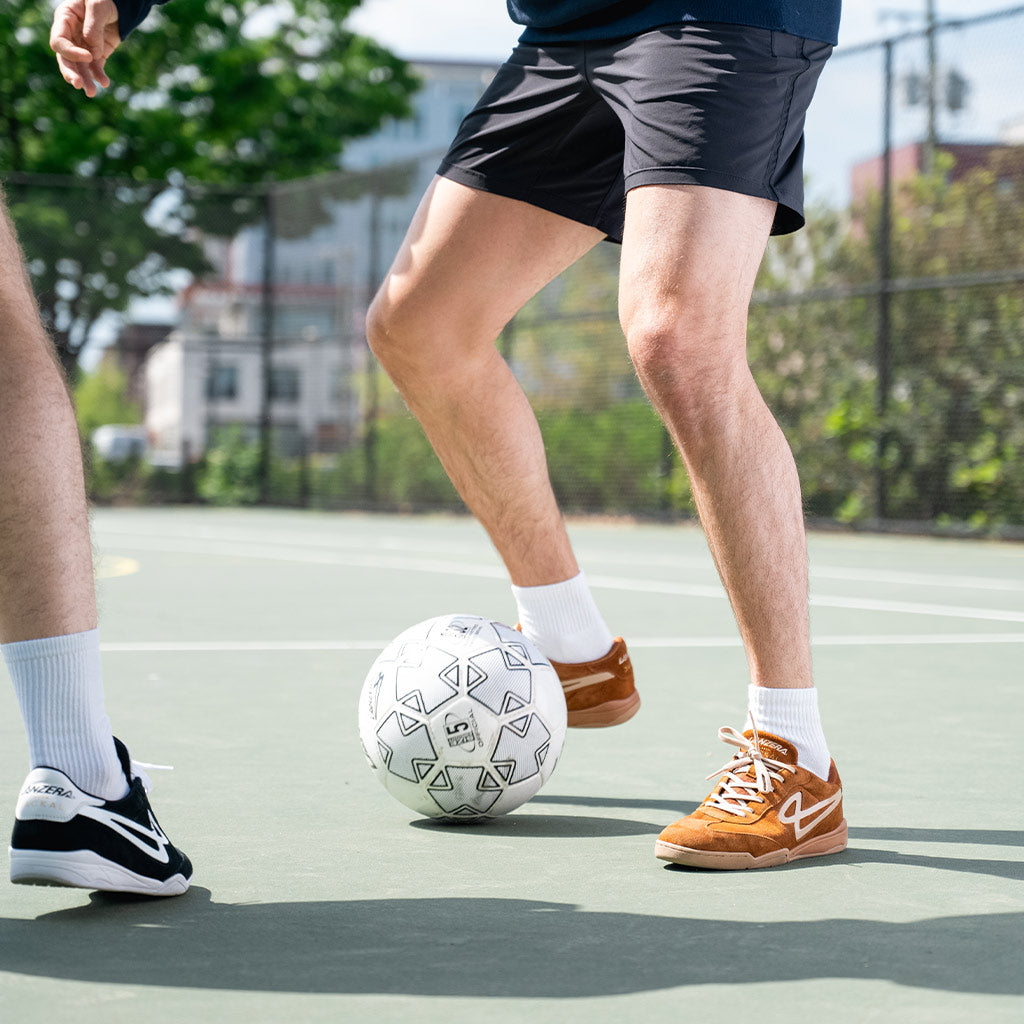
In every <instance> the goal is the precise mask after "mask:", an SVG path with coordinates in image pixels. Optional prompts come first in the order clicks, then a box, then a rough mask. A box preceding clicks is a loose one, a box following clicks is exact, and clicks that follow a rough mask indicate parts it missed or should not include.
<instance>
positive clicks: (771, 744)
mask: <svg viewBox="0 0 1024 1024" xmlns="http://www.w3.org/2000/svg"><path fill="white" fill-rule="evenodd" d="M743 735H744V736H746V737H747V739H748V740H752V739H753V738H754V730H753V729H748V730H747V731H746V732H745V733H744V734H743ZM757 746H758V749H759V750H760V752H761V756H762V757H770V758H771V759H772V760H773V761H781V762H782V763H783V764H792V765H795V764H796V758H797V753H796V747H794V746H793V744H792V743H790V742H789V740H784V739H782V738H781V737H779V736H773V735H772V734H771V733H770V732H760V731H759V732H758V734H757Z"/></svg>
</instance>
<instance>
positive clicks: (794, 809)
mask: <svg viewBox="0 0 1024 1024" xmlns="http://www.w3.org/2000/svg"><path fill="white" fill-rule="evenodd" d="M842 799H843V791H842V790H841V789H839V790H836V792H835V793H834V794H833V795H832V796H830V797H827V798H826V799H824V800H820V801H818V803H816V804H814V806H813V807H808V808H806V809H805V808H804V795H803V793H802V792H801V791H799V790H797V792H796V793H794V794H793V795H792V796H791V797H790V798H789V799H788V800H787V801H786V802H785V803H784V804H783V805H782V806H781V807H780V808H779V821H781V822H782V823H783V824H784V825H792V826H793V834H794V835H795V836H796V837H797V839H803V837H804V836H805V835H807V833H808V832H810V831H811V830H812V829H813V828H814V827H815V825H818V824H820V823H821V822H823V821H824V820H825V819H826V818H827V817H828V816H829V815H830V814H831V813H832V811H833V810H835V808H836V807H838V806H839V802H840V801H841V800H842ZM811 815H814V817H813V818H811ZM808 818H811V820H810V821H808V820H807V819H808Z"/></svg>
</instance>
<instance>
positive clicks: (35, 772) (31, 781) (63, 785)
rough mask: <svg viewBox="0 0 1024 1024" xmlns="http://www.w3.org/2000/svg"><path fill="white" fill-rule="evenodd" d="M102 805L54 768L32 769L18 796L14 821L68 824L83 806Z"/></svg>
mask: <svg viewBox="0 0 1024 1024" xmlns="http://www.w3.org/2000/svg"><path fill="white" fill-rule="evenodd" d="M100 803H102V801H100V800H97V798H96V797H94V796H90V795H89V794H88V793H84V792H83V791H82V790H80V789H79V788H78V787H77V786H76V785H75V784H74V783H73V782H72V781H71V780H70V779H69V778H68V777H67V776H66V775H65V774H64V773H63V772H60V771H57V770H56V769H55V768H33V769H32V771H31V772H29V774H28V777H27V778H26V779H25V781H24V783H23V784H22V787H21V792H20V793H19V794H18V803H17V806H16V808H15V811H14V817H15V820H16V821H56V822H66V821H71V819H72V818H74V817H75V815H77V814H78V813H79V811H80V810H81V809H82V808H83V807H85V806H96V805H97V804H100Z"/></svg>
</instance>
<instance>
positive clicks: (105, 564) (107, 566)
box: [96, 555, 140, 580]
mask: <svg viewBox="0 0 1024 1024" xmlns="http://www.w3.org/2000/svg"><path fill="white" fill-rule="evenodd" d="M139 568H140V566H139V560H138V559H137V558H125V557H123V556H122V555H101V556H100V560H99V564H98V565H97V566H96V579H98V580H112V579H115V578H117V577H118V576H131V575H133V574H134V573H137V572H138V571H139Z"/></svg>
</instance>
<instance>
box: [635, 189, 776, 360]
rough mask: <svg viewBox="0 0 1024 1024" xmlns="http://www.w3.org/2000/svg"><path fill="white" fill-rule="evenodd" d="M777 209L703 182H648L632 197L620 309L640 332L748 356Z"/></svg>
mask: <svg viewBox="0 0 1024 1024" xmlns="http://www.w3.org/2000/svg"><path fill="white" fill-rule="evenodd" d="M774 215H775V203H774V202H772V201H771V200H768V199H763V198H760V197H756V196H748V195H744V194H742V193H736V192H729V191H725V190H722V189H718V188H711V187H706V186H698V185H645V186H642V187H639V188H636V189H633V190H632V191H631V192H630V193H629V195H628V197H627V200H626V224H625V233H624V237H623V244H622V264H621V271H620V298H619V306H620V314H621V316H622V322H623V328H624V330H625V331H626V334H627V337H630V341H631V343H632V342H633V340H634V339H635V338H636V337H637V336H642V337H645V338H647V339H648V340H650V339H655V340H656V343H657V344H659V345H674V346H677V347H679V348H681V349H685V350H686V351H687V353H688V356H689V357H690V358H692V359H694V360H695V362H699V360H696V357H697V356H698V354H700V352H701V350H704V351H703V354H704V355H705V356H706V358H707V359H709V360H712V361H718V360H723V359H725V360H727V359H729V358H730V357H734V358H736V359H743V360H744V361H745V337H746V320H747V309H748V307H749V304H750V298H751V294H752V292H753V288H754V280H755V278H756V276H757V270H758V267H759V266H760V263H761V259H762V257H763V256H764V250H765V245H766V243H767V240H768V235H769V233H770V231H771V227H772V222H773V219H774Z"/></svg>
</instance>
